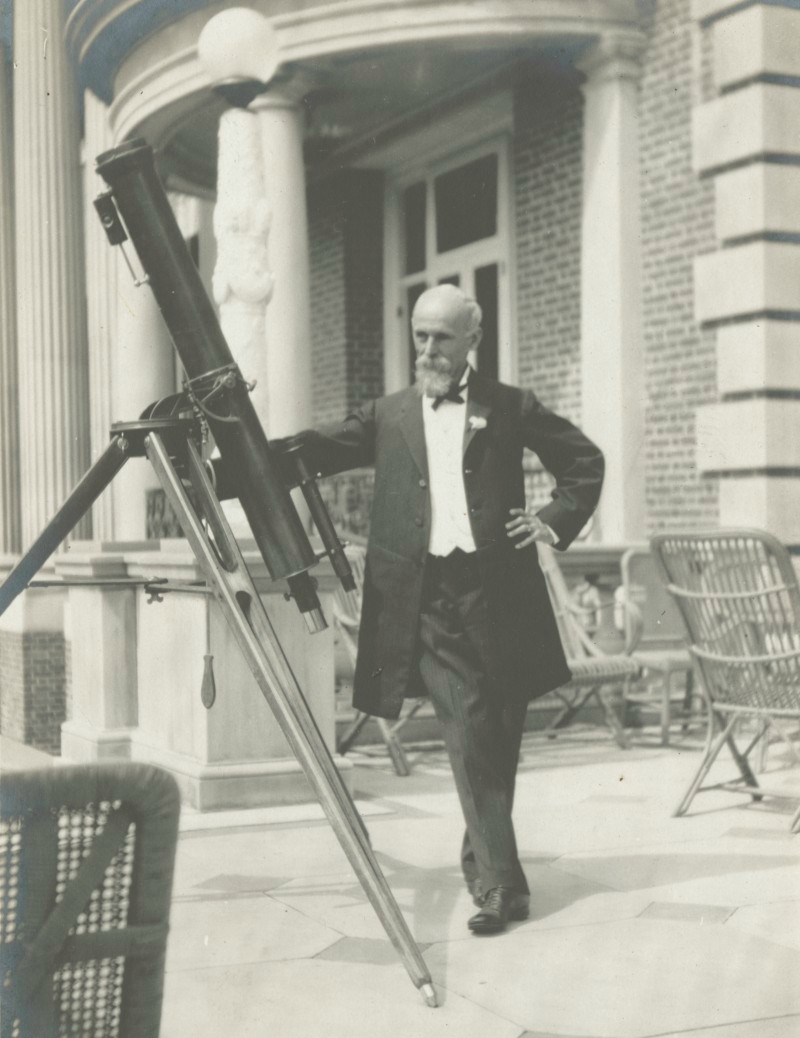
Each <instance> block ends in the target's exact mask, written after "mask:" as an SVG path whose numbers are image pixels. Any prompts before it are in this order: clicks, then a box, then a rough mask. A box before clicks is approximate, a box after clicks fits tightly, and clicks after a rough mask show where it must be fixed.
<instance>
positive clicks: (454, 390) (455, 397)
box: [431, 382, 467, 411]
mask: <svg viewBox="0 0 800 1038" xmlns="http://www.w3.org/2000/svg"><path fill="white" fill-rule="evenodd" d="M466 388H467V384H466V382H465V383H464V385H463V386H450V388H449V389H448V390H447V392H446V393H445V394H444V395H443V396H436V397H434V398H433V403H432V404H431V407H432V408H433V409H434V411H435V410H436V408H437V407H438V406H439V404H441V403H442V401H444V400H449V401H450V403H451V404H463V403H464V397H463V396H462V395H461V394H462V393H463V392H464V390H465V389H466Z"/></svg>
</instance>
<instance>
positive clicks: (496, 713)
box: [420, 550, 528, 893]
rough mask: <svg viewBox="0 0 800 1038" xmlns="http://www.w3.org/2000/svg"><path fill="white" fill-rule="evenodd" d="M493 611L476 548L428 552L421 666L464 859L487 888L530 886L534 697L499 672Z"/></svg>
mask: <svg viewBox="0 0 800 1038" xmlns="http://www.w3.org/2000/svg"><path fill="white" fill-rule="evenodd" d="M490 622H491V621H490V617H489V611H488V606H487V602H486V596H485V594H484V591H483V589H482V584H481V580H480V574H479V569H478V560H477V557H476V556H475V555H474V554H465V553H464V552H461V551H459V550H456V551H455V552H453V553H452V554H451V555H448V556H447V557H446V558H440V557H437V556H429V557H428V562H427V565H426V570H425V584H424V589H423V600H422V609H421V617H420V642H421V646H420V648H421V654H420V672H421V675H422V680H423V681H424V683H425V687H426V689H427V691H428V694H429V696H430V697H431V701H432V702H433V706H434V709H435V711H436V716H437V717H438V719H439V722H440V723H441V725H442V730H443V734H444V740H445V745H446V747H447V752H448V755H449V757H450V764H451V767H452V769H453V776H454V778H455V783H456V789H457V790H458V796H459V799H460V801H461V809H462V811H463V813H464V820H465V822H466V826H467V830H466V833H465V835H464V842H463V845H462V849H461V867H462V869H463V872H464V877H465V879H466V880H467V881H468V882H471V881H473V880H475V879H480V881H481V884H482V886H483V889H484V891H486V890H490V889H491V888H492V887H497V886H507V887H512V888H514V889H515V890H519V891H522V892H524V893H527V892H528V885H527V882H526V880H525V876H524V873H523V871H522V867H521V865H520V862H519V857H518V855H517V842H516V837H515V835H514V825H513V823H512V820H511V812H512V808H513V804H514V784H515V780H516V773H517V764H518V761H519V749H520V742H521V739H522V730H523V727H524V724H525V713H526V708H527V701H526V700H525V698H523V697H522V696H520V695H518V694H517V695H514V694H513V692H512V691H511V690H508V689H502V688H499V687H497V682H496V680H493V678H492V672H493V670H494V669H495V668H493V666H492V662H491V648H490V638H489V636H490Z"/></svg>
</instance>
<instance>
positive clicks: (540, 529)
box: [298, 285, 603, 933]
mask: <svg viewBox="0 0 800 1038" xmlns="http://www.w3.org/2000/svg"><path fill="white" fill-rule="evenodd" d="M480 320H481V312H480V308H479V307H478V305H477V304H476V303H475V302H473V301H472V300H470V299H468V298H467V297H466V296H465V295H464V293H463V292H461V291H460V289H458V288H455V287H453V286H452V285H439V286H437V287H435V288H431V289H429V290H427V291H426V292H424V293H423V294H422V295H421V296H420V298H419V300H418V301H417V304H416V306H415V307H414V313H413V317H412V321H411V324H412V329H413V335H414V343H415V346H416V351H417V361H416V385H415V386H413V387H411V388H409V389H405V390H401V391H400V392H398V393H394V394H392V395H391V396H387V397H384V398H382V399H380V400H375V401H373V402H371V403H368V404H366V405H364V406H363V407H361V408H359V409H358V410H356V411H354V412H353V413H352V414H350V415H349V416H348V417H347V418H346V419H345V420H344V422H341V423H338V424H336V425H331V426H326V427H323V428H319V429H316V430H309V431H307V432H304V433H301V434H300V436H299V437H298V439H299V441H300V442H301V444H302V446H303V449H304V452H305V457H306V460H307V461H308V463H309V464H310V466H311V467H312V468H313V469H314V470H315V471H317V472H320V473H322V474H323V475H328V474H332V473H335V472H341V471H344V470H346V469H350V468H355V467H360V466H364V465H374V466H375V490H374V499H373V505H372V513H371V520H370V536H369V543H368V547H367V564H366V575H365V586H364V597H363V608H362V616H361V629H360V635H359V648H358V662H357V666H356V674H355V679H354V704H355V706H356V707H357V708H358V709H359V710H362V711H365V712H367V713H370V714H373V715H376V716H379V717H387V718H394V717H397V715H398V714H399V712H400V707H401V705H402V702H403V698H404V697H407V696H418V695H420V694H421V692H422V691H423V690H424V691H426V692H427V693H428V695H429V696H430V698H431V700H432V702H433V706H434V709H435V711H436V715H437V717H438V719H439V721H440V722H441V726H442V731H443V735H444V740H445V744H446V746H447V751H448V754H449V757H450V761H451V764H452V769H453V774H454V777H455V783H456V787H457V790H458V795H459V798H460V801H461V806H462V809H463V813H464V819H465V821H466V834H465V837H464V841H463V845H462V849H461V865H462V870H463V873H464V877H465V879H466V882H467V885H468V887H469V889H470V891H471V893H472V896H473V899H474V901H475V903H476V905H477V906H478V907H479V909H480V910H479V911H478V913H477V914H476V915H474V916H473V917H472V918H471V919H470V920H469V923H468V925H469V928H470V929H471V930H472V931H473V932H474V933H491V932H496V931H499V930H502V929H504V928H505V926H506V924H507V923H508V921H509V920H517V919H524V918H526V917H527V915H528V901H529V894H528V885H527V882H526V880H525V875H524V873H523V870H522V867H521V865H520V862H519V858H518V855H517V846H516V839H515V835H514V827H513V824H512V817H511V812H512V804H513V798H514V783H515V776H516V770H517V762H518V757H519V749H520V742H521V738H522V731H523V727H524V721H525V713H526V708H527V704H528V701H529V700H530V699H532V698H534V697H537V696H541V695H543V694H544V693H545V692H548V691H550V690H551V689H553V688H556V687H558V686H559V685H561V684H563V683H564V682H566V681H567V680H568V679H569V677H570V674H569V671H568V669H567V665H566V662H565V659H564V653H563V650H562V647H561V644H560V641H559V636H558V631H557V628H556V623H555V618H554V616H553V611H552V608H551V606H550V601H549V598H548V594H547V590H546V587H545V583H544V578H543V576H542V573H541V571H540V569H539V565H538V559H537V552H536V542H537V541H542V542H545V543H550V544H554V545H555V546H556V548H559V549H563V548H566V547H567V545H568V544H569V543H570V542H571V541H572V540H573V538H574V537H575V536H576V535H577V534H578V532H579V531H580V530H581V528H582V527H583V525H584V524H585V523H586V521H587V519H588V518H589V516H590V515H591V514H592V511H593V510H594V508H595V506H596V504H597V500H598V497H599V494H600V487H601V484H602V479H603V458H602V455H601V453H600V451H599V450H598V448H597V447H596V446H595V445H594V444H593V443H591V442H590V441H589V440H588V439H587V438H586V437H585V436H584V435H583V434H582V433H581V432H580V431H579V430H578V429H576V428H575V426H574V425H572V424H571V423H570V422H568V421H566V419H564V418H560V417H558V416H557V415H555V414H553V413H552V412H551V411H548V410H547V408H545V407H543V406H542V405H541V404H540V403H539V401H538V400H537V399H536V397H535V396H534V394H533V393H531V392H530V391H527V390H520V389H516V388H514V387H511V386H507V385H503V384H502V383H499V382H496V381H494V380H492V379H489V378H485V377H484V376H483V375H481V374H480V373H479V372H478V371H475V370H473V369H472V368H471V367H470V366H469V364H468V363H467V357H468V354H469V353H470V352H471V351H472V350H476V349H477V348H478V346H479V343H480V339H481V327H480ZM526 447H527V448H528V449H530V450H532V451H534V452H535V453H536V454H537V455H538V456H539V458H540V459H541V461H542V463H543V464H544V466H545V467H546V468H547V469H548V471H549V472H550V473H551V474H552V475H553V476H554V478H555V483H556V485H555V489H554V491H553V495H552V501H551V502H549V503H548V504H547V505H545V507H544V508H542V509H540V510H539V511H538V512H534V511H532V510H531V509H529V508H526V503H525V490H524V482H523V466H522V457H523V449H524V448H526Z"/></svg>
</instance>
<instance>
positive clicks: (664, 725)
mask: <svg viewBox="0 0 800 1038" xmlns="http://www.w3.org/2000/svg"><path fill="white" fill-rule="evenodd" d="M671 696H672V671H671V670H670V669H669V667H668V668H667V669H666V670H665V671H664V674H663V676H662V684H661V745H662V746H669V723H670V719H671V718H670V714H671V707H672V703H671V699H670V697H671Z"/></svg>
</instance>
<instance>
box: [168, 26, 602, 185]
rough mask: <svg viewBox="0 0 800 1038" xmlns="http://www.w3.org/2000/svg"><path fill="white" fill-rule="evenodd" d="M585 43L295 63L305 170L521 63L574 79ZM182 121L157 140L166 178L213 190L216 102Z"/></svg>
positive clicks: (412, 49) (380, 137)
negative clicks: (301, 87)
mask: <svg viewBox="0 0 800 1038" xmlns="http://www.w3.org/2000/svg"><path fill="white" fill-rule="evenodd" d="M584 46H585V41H582V40H581V41H579V40H576V39H575V38H574V37H571V38H567V37H565V38H563V39H558V38H555V39H554V38H549V39H548V40H546V41H541V43H537V44H532V43H531V41H530V40H528V41H526V43H525V46H524V47H523V46H521V45H520V46H509V45H508V43H507V42H506V43H505V44H504V45H503V44H501V43H499V42H497V43H495V44H494V45H492V44H489V45H487V43H486V41H485V40H483V41H467V40H457V41H450V42H442V41H441V40H439V41H436V42H431V43H424V42H423V43H419V42H417V43H415V44H414V45H413V46H410V45H396V46H391V47H383V48H380V49H372V50H368V51H359V52H353V53H346V54H341V53H340V54H335V55H330V56H327V57H321V58H317V59H314V60H313V62H312V61H304V62H302V63H301V64H300V65H299V68H301V69H302V72H303V74H304V75H306V76H307V77H308V78H309V80H310V82H311V84H312V86H311V89H310V91H309V92H308V93H307V94H306V96H305V99H304V105H305V108H306V115H307V118H306V162H307V165H308V168H309V172H310V173H314V172H317V171H321V170H322V169H327V168H335V167H337V166H344V165H347V164H349V163H351V162H354V161H357V160H358V159H359V158H360V159H362V160H363V159H364V158H365V157H366V158H367V159H368V156H369V151H370V149H371V148H373V149H374V148H375V147H376V146H377V145H378V144H379V143H380V144H385V143H386V142H387V140H389V139H391V137H392V136H393V135H396V134H399V133H402V132H403V130H404V129H405V128H406V127H408V126H411V125H413V124H414V123H415V121H418V120H419V119H421V118H423V117H424V116H425V115H430V114H431V113H432V112H435V111H436V110H437V109H444V108H445V107H446V106H447V104H448V103H452V102H453V101H455V100H456V99H458V98H459V97H461V96H464V95H467V94H470V95H474V96H476V97H479V96H480V95H481V93H485V92H487V91H489V90H490V89H492V86H493V85H494V84H496V83H498V82H501V81H502V80H503V78H504V77H505V78H506V79H507V78H508V77H509V76H510V74H511V72H512V70H514V69H517V68H519V67H520V66H527V67H529V68H530V69H531V70H535V69H537V68H539V69H540V70H541V71H542V72H543V73H547V74H550V75H574V71H573V70H574V62H575V58H576V57H577V55H578V54H579V53H580V51H581V50H582V49H583V47H584ZM197 100H198V102H200V103H198V104H197V105H196V106H195V107H194V108H193V111H192V112H191V115H190V116H186V117H184V118H181V119H180V121H178V122H176V124H175V126H174V129H173V132H172V133H171V134H170V135H169V137H168V139H167V140H163V141H162V154H163V155H164V158H165V160H166V162H167V164H168V168H169V170H170V172H171V173H173V174H174V175H175V174H177V175H178V176H180V177H181V178H182V179H184V180H186V181H188V182H192V183H196V184H198V186H202V187H204V188H207V189H209V190H213V187H214V179H215V168H216V150H217V126H218V122H219V117H220V115H221V114H222V112H223V111H224V107H225V106H224V103H223V102H222V100H221V99H218V98H216V97H214V99H213V100H210V99H209V98H208V96H204V97H203V98H202V99H200V98H198V99H197Z"/></svg>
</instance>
